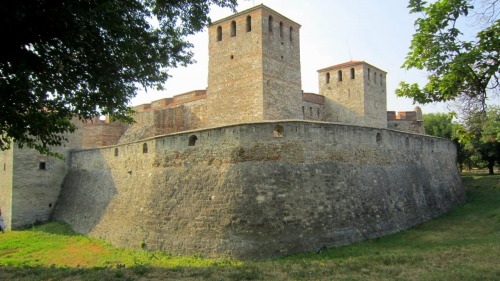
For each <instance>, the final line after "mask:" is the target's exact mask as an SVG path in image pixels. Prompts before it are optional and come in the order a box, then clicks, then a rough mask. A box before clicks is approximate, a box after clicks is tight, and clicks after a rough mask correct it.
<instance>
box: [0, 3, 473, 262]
mask: <svg viewBox="0 0 500 281" xmlns="http://www.w3.org/2000/svg"><path fill="white" fill-rule="evenodd" d="M208 30H209V42H208V45H209V72H208V73H209V74H208V87H207V89H206V90H196V91H192V92H189V93H185V94H181V95H177V96H174V97H172V98H165V99H161V100H157V101H153V102H152V103H150V104H143V105H140V106H136V107H135V108H134V109H135V111H136V113H135V115H134V119H135V120H136V123H134V124H133V125H124V124H120V123H110V122H108V121H101V120H98V119H96V120H92V121H89V122H87V123H85V124H80V125H79V127H80V128H79V130H78V131H77V132H76V133H75V134H72V135H70V136H68V138H69V142H68V144H67V145H66V146H65V147H60V148H56V149H55V150H56V151H58V152H60V153H61V154H63V155H64V156H65V160H64V161H61V160H57V159H52V158H48V157H46V156H43V155H39V154H37V153H36V152H34V151H32V150H28V149H18V148H13V149H11V150H8V151H4V152H2V153H1V155H0V157H1V158H0V161H2V164H3V169H2V170H1V171H0V180H1V181H0V182H1V185H0V204H1V206H2V211H3V213H4V216H5V220H6V224H7V225H8V227H11V228H19V227H23V226H26V225H30V224H32V223H34V222H37V221H45V220H48V219H57V220H62V221H65V222H67V223H69V224H70V225H71V226H72V227H73V228H74V229H75V230H77V231H79V232H81V233H84V234H88V235H91V236H96V237H101V238H103V239H106V240H108V241H110V242H112V243H113V244H115V245H118V246H126V247H141V246H142V247H146V248H147V249H152V250H163V251H167V252H171V253H175V254H194V253H197V254H201V255H203V256H207V257H220V256H227V257H234V258H265V257H271V256H278V255H285V254H290V253H296V252H301V251H310V250H315V249H318V248H321V247H324V246H326V247H331V246H338V245H343V244H347V243H352V242H355V241H360V240H363V239H366V238H372V237H378V236H382V235H386V234H390V233H394V232H397V231H400V230H402V229H406V228H408V227H410V226H413V225H415V224H418V223H420V222H422V221H425V220H428V219H430V218H433V217H435V216H438V215H440V214H442V213H444V212H446V211H448V210H449V209H450V208H452V207H453V206H455V205H457V204H459V203H461V202H463V201H464V200H465V191H464V188H463V186H462V184H461V181H460V177H459V174H458V170H457V167H456V163H455V160H456V148H455V146H454V144H453V143H451V142H449V141H447V140H444V139H439V138H434V137H429V136H425V135H424V134H423V133H424V132H423V126H422V113H421V111H420V109H419V108H416V109H415V111H411V112H399V113H398V114H396V113H395V112H387V111H386V108H387V106H386V103H387V101H386V96H387V93H386V72H385V71H383V70H381V69H379V68H378V67H375V66H373V65H371V64H369V63H367V62H364V61H349V62H346V63H342V64H338V65H334V66H330V67H326V68H323V69H320V70H318V83H319V85H320V87H319V89H320V90H319V93H318V94H315V93H304V92H303V91H302V89H301V74H300V32H299V31H300V25H299V24H298V23H296V22H294V21H293V20H291V19H288V18H287V17H285V16H283V15H281V14H280V13H278V12H277V11H274V10H272V9H270V8H268V7H266V6H264V5H258V6H255V7H253V8H251V9H248V10H245V11H242V12H239V13H237V14H234V15H232V16H229V17H227V18H224V19H222V20H219V21H216V22H214V23H213V24H212V25H211V26H210V27H209V28H208ZM195 78H196V79H198V77H195V75H194V74H193V79H195ZM200 79H201V78H200Z"/></svg>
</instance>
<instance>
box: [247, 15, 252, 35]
mask: <svg viewBox="0 0 500 281" xmlns="http://www.w3.org/2000/svg"><path fill="white" fill-rule="evenodd" d="M250 31H252V17H251V16H248V17H247V32H250Z"/></svg>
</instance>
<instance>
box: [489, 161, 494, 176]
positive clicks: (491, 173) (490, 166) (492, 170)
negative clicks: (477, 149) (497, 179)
mask: <svg viewBox="0 0 500 281" xmlns="http://www.w3.org/2000/svg"><path fill="white" fill-rule="evenodd" d="M494 168H495V162H493V163H491V162H488V173H489V174H490V175H494V174H495V170H494Z"/></svg>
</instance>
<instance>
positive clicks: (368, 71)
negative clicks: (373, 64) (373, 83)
mask: <svg viewBox="0 0 500 281" xmlns="http://www.w3.org/2000/svg"><path fill="white" fill-rule="evenodd" d="M368 80H370V69H369V68H368Z"/></svg>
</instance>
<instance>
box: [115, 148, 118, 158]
mask: <svg viewBox="0 0 500 281" xmlns="http://www.w3.org/2000/svg"><path fill="white" fill-rule="evenodd" d="M115 156H118V147H115Z"/></svg>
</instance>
